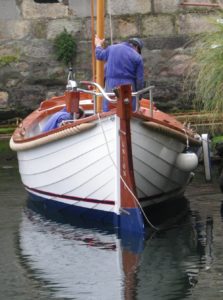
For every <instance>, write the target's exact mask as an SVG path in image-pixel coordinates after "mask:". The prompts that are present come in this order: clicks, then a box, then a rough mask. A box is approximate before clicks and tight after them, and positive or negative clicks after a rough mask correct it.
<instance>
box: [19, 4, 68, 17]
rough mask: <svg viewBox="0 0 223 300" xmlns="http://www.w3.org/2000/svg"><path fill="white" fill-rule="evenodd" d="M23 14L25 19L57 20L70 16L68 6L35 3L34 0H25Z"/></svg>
mask: <svg viewBox="0 0 223 300" xmlns="http://www.w3.org/2000/svg"><path fill="white" fill-rule="evenodd" d="M21 12H22V16H23V18H24V19H42V18H46V19H57V18H63V17H68V15H69V9H68V6H67V5H64V4H63V3H59V2H58V3H48V4H46V3H35V2H34V1H33V0H23V1H22V4H21Z"/></svg>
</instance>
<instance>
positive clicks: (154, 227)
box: [97, 113, 159, 231]
mask: <svg viewBox="0 0 223 300" xmlns="http://www.w3.org/2000/svg"><path fill="white" fill-rule="evenodd" d="M97 116H98V120H99V124H100V126H101V129H102V133H103V135H104V138H105V142H106V147H107V150H108V155H109V157H110V159H111V161H112V163H113V165H114V167H115V168H116V170H118V167H117V165H116V164H115V162H114V160H113V158H112V155H111V152H110V149H109V147H108V140H107V138H106V135H105V131H104V128H103V125H102V122H101V118H100V115H99V113H98V114H97ZM119 177H120V179H121V181H122V182H123V184H124V185H125V187H126V188H127V190H128V191H129V193H130V194H131V195H132V196H133V198H134V200H135V201H136V203H137V204H138V206H139V208H140V209H141V212H142V214H143V216H144V218H145V219H146V221H147V223H148V224H149V225H150V226H151V227H152V228H153V229H154V230H156V231H158V230H159V229H158V227H156V226H155V225H153V224H152V223H151V222H150V221H149V219H148V217H147V216H146V214H145V212H144V210H143V208H142V206H141V204H140V202H139V200H138V199H137V198H136V196H135V194H134V193H133V192H132V190H131V189H130V188H129V186H128V185H127V183H126V182H125V180H124V178H123V177H122V176H121V174H120V173H119Z"/></svg>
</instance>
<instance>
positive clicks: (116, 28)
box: [112, 18, 140, 39]
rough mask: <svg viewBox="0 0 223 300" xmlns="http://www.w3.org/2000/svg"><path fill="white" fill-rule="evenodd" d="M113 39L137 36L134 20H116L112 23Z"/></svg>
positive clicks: (137, 30) (135, 20)
mask: <svg viewBox="0 0 223 300" xmlns="http://www.w3.org/2000/svg"><path fill="white" fill-rule="evenodd" d="M112 24H113V26H112V27H113V37H114V38H118V39H120V38H121V39H125V38H126V37H129V36H139V35H140V33H139V29H138V26H137V19H136V18H118V19H117V20H114V21H113V23H112Z"/></svg>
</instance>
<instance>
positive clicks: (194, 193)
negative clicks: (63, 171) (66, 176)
mask: <svg viewBox="0 0 223 300" xmlns="http://www.w3.org/2000/svg"><path fill="white" fill-rule="evenodd" d="M187 198H188V199H189V204H190V211H189V213H188V214H187V215H186V216H184V217H183V218H182V219H181V220H180V221H179V220H178V222H177V224H174V226H172V227H170V228H169V229H168V230H163V231H161V232H158V233H153V234H149V235H148V237H147V238H146V240H142V239H140V238H138V239H137V238H134V239H128V238H126V239H121V238H120V237H118V236H117V235H116V234H114V233H109V232H103V231H100V230H96V229H88V228H78V227H75V226H71V225H69V224H62V223H57V222H55V221H50V220H47V219H45V218H44V217H42V216H40V215H39V214H37V213H35V212H33V211H32V210H30V209H28V208H27V207H26V193H25V192H24V189H23V187H22V186H21V184H20V179H19V177H18V171H17V168H16V166H13V168H10V167H6V165H5V166H1V169H0V203H1V210H0V243H1V256H0V262H1V264H0V266H1V275H0V289H1V295H2V296H1V297H3V298H1V299H4V300H9V299H10V300H14V299H16V300H18V299H19V300H20V299H21V300H26V299H27V300H28V299H29V300H30V299H39V300H45V299H80V300H82V299H84V300H88V299H89V300H91V299H97V300H100V299H102V300H110V299H112V300H114V299H116V300H118V299H139V300H144V299H151V300H161V299H164V300H174V299H179V300H180V299H202V300H209V299H212V300H215V299H222V298H223V251H222V250H223V239H222V216H221V202H222V194H221V193H220V192H219V190H218V187H217V185H215V184H209V185H207V184H205V183H204V180H203V179H202V180H201V181H200V182H195V183H194V184H193V185H192V186H191V188H189V189H188V190H187Z"/></svg>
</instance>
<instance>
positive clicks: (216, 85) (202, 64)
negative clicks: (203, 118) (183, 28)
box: [186, 19, 223, 115]
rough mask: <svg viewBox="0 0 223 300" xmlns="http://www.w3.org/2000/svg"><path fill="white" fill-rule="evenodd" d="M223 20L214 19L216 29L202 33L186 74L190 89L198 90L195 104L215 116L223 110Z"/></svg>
mask: <svg viewBox="0 0 223 300" xmlns="http://www.w3.org/2000/svg"><path fill="white" fill-rule="evenodd" d="M222 21H223V19H218V20H216V21H214V25H215V26H216V31H215V32H209V33H204V34H201V35H199V37H198V38H197V39H196V40H195V42H196V43H195V47H194V55H193V60H192V63H191V68H190V69H189V75H188V76H187V77H186V80H187V89H188V90H190V92H191V91H193V92H194V104H195V107H196V108H197V109H199V110H204V111H206V112H211V113H212V114H213V115H217V114H218V113H222V112H223V38H222V37H223V22H222Z"/></svg>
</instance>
